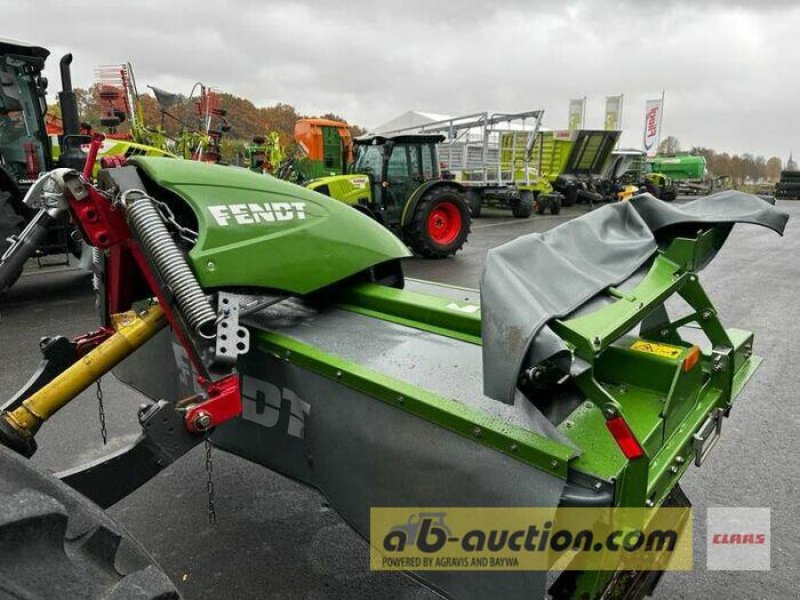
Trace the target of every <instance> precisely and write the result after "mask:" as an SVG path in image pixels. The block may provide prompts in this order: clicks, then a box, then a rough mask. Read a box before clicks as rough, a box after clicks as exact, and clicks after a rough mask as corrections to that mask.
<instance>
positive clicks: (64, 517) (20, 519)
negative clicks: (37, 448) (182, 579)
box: [0, 446, 180, 600]
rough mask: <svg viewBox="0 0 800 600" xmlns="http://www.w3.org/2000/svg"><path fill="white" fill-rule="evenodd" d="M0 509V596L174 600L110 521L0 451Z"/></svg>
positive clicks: (145, 557) (156, 571)
mask: <svg viewBox="0 0 800 600" xmlns="http://www.w3.org/2000/svg"><path fill="white" fill-rule="evenodd" d="M0 506H1V507H2V509H1V510H0V597H2V598H16V599H19V600H34V599H37V600H38V599H40V598H56V597H58V598H70V599H76V600H88V599H97V600H99V599H101V598H102V599H108V600H112V599H115V598H119V599H122V598H131V599H134V598H135V599H136V600H176V599H179V598H180V594H179V593H178V591H177V589H176V588H175V587H174V585H173V584H172V582H171V581H170V580H169V578H168V577H167V575H166V574H165V573H164V572H163V571H162V570H161V569H160V568H159V567H158V566H157V565H156V564H155V562H154V561H153V559H152V557H150V555H149V554H148V553H147V552H146V551H145V550H144V549H143V548H142V547H141V546H140V545H139V544H138V543H137V542H135V541H134V540H133V539H132V538H131V537H130V536H129V535H128V534H127V533H126V532H125V531H124V530H123V529H122V528H121V527H120V526H119V525H118V524H117V523H116V522H115V521H114V520H113V519H111V517H109V516H108V515H107V514H106V513H104V512H103V511H102V510H101V509H100V508H99V507H97V506H95V505H94V504H92V503H91V502H90V501H89V500H87V499H86V498H84V497H83V496H81V495H80V494H78V493H77V492H75V491H74V490H72V489H71V488H69V487H67V486H66V485H64V484H63V483H61V482H60V481H58V480H56V479H55V478H53V477H50V476H48V475H44V474H42V473H40V472H39V471H37V470H36V469H35V468H34V467H33V466H32V465H31V463H30V462H29V461H27V460H25V459H23V458H22V457H20V456H18V455H17V454H14V453H13V452H11V451H10V450H8V449H7V448H5V447H2V446H0Z"/></svg>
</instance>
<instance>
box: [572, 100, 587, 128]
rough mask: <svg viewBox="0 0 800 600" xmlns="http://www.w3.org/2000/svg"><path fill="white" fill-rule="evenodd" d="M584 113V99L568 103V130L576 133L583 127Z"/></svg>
mask: <svg viewBox="0 0 800 600" xmlns="http://www.w3.org/2000/svg"><path fill="white" fill-rule="evenodd" d="M585 111H586V98H577V99H575V100H570V101H569V130H570V131H577V130H578V129H581V128H582V127H583V114H584V112H585Z"/></svg>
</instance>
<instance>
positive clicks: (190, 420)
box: [184, 374, 242, 433]
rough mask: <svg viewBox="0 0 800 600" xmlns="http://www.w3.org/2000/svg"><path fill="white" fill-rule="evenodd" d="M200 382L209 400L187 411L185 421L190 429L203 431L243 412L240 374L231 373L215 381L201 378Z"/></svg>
mask: <svg viewBox="0 0 800 600" xmlns="http://www.w3.org/2000/svg"><path fill="white" fill-rule="evenodd" d="M200 383H201V384H202V385H203V387H205V388H206V392H207V393H208V400H206V401H204V402H201V403H199V404H195V405H194V406H192V407H191V408H190V409H189V410H187V411H186V416H185V417H184V421H185V423H186V428H187V429H188V430H189V431H191V432H192V433H202V432H204V431H208V430H209V429H211V428H212V427H216V426H217V425H221V424H222V423H225V422H226V421H230V420H231V419H235V418H236V417H238V416H239V415H241V414H242V397H241V395H240V393H239V376H238V375H236V374H231V375H228V376H227V377H223V378H222V379H220V380H219V381H214V382H208V381H206V380H204V379H202V378H201V380H200Z"/></svg>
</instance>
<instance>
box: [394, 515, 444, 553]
mask: <svg viewBox="0 0 800 600" xmlns="http://www.w3.org/2000/svg"><path fill="white" fill-rule="evenodd" d="M446 516H447V513H446V512H420V513H415V514H412V515H411V516H410V517H408V521H407V522H406V523H405V524H403V525H396V526H395V527H392V528H391V529H390V530H389V533H387V534H386V537H385V538H384V541H383V547H384V549H385V550H389V551H395V552H402V551H403V550H405V549H406V548H407V547H409V546H415V547H416V548H418V549H419V550H421V551H423V552H435V551H437V550H440V549H441V548H442V547H443V546H444V545H445V544H446V543H447V542H448V541H450V539H452V538H453V534H452V532H451V531H450V528H449V527H448V526H447V524H446V523H445V517H446Z"/></svg>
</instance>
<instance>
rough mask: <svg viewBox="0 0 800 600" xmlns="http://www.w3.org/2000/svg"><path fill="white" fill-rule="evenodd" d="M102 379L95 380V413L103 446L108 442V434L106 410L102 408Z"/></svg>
mask: <svg viewBox="0 0 800 600" xmlns="http://www.w3.org/2000/svg"><path fill="white" fill-rule="evenodd" d="M102 381H103V380H102V378H100V379H98V380H97V413H98V416H99V417H100V435H102V436H103V445H104V446H105V445H106V443H107V442H108V432H107V431H106V410H105V407H104V406H103V387H102V385H101V382H102Z"/></svg>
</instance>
